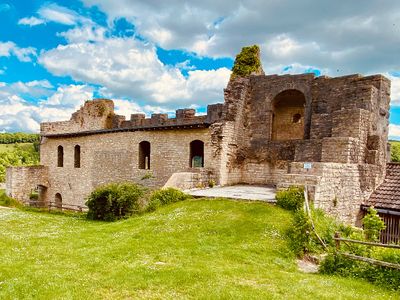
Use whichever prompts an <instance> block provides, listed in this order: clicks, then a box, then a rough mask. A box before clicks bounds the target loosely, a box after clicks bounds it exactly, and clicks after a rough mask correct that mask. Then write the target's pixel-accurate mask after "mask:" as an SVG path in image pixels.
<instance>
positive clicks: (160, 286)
mask: <svg viewBox="0 0 400 300" xmlns="http://www.w3.org/2000/svg"><path fill="white" fill-rule="evenodd" d="M291 215H292V214H291V213H290V212H288V211H285V210H283V209H281V208H279V207H276V206H273V205H269V204H266V203H262V202H247V201H231V200H226V199H212V200H208V199H198V200H196V201H183V202H178V203H175V204H174V205H168V206H164V207H162V208H160V209H159V210H158V211H156V212H154V213H152V214H143V215H140V216H138V217H135V218H130V219H128V220H125V221H123V222H113V223H99V222H93V221H90V220H87V219H86V218H81V217H80V216H79V215H76V214H75V215H70V216H67V215H65V214H61V213H60V212H57V213H55V212H54V213H51V214H48V213H46V214H44V213H37V212H35V211H21V210H9V209H0V228H1V230H0V232H1V234H0V245H1V259H0V270H1V272H0V273H1V275H0V276H1V280H0V281H1V285H0V286H1V288H0V299H64V298H68V299H143V298H146V299H276V300H280V299H296V300H297V299H298V300H308V299H346V300H358V299H363V300H364V299H365V300H367V299H374V300H387V299H398V293H396V292H393V291H389V290H387V289H384V288H382V287H379V286H376V285H372V284H370V283H368V282H366V281H364V280H360V279H353V278H341V277H339V276H330V275H322V274H306V273H303V272H299V271H298V270H297V268H296V261H295V257H294V255H293V254H292V252H291V251H290V250H289V249H288V248H287V239H286V237H285V231H286V230H287V228H288V227H289V226H290V222H291V219H292V216H291ZM50 279H51V280H50ZM49 280H50V281H49Z"/></svg>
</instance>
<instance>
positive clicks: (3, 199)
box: [0, 190, 23, 207]
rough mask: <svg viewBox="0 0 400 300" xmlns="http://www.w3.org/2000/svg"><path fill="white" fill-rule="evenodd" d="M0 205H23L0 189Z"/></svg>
mask: <svg viewBox="0 0 400 300" xmlns="http://www.w3.org/2000/svg"><path fill="white" fill-rule="evenodd" d="M0 206H7V207H22V206H23V205H22V203H20V202H19V201H17V200H15V199H13V198H10V197H8V196H7V195H6V193H5V192H4V190H0Z"/></svg>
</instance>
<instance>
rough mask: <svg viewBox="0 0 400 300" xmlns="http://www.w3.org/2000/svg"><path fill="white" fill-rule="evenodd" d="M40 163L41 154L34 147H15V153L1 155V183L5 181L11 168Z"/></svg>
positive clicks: (7, 152) (8, 152) (9, 152)
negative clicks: (7, 171)
mask: <svg viewBox="0 0 400 300" xmlns="http://www.w3.org/2000/svg"><path fill="white" fill-rule="evenodd" d="M38 163H39V153H38V152H37V151H35V149H34V148H33V147H22V146H20V145H18V144H16V145H15V147H14V150H13V151H6V152H1V153H0V182H4V181H5V175H6V169H7V167H9V166H33V165H37V164H38Z"/></svg>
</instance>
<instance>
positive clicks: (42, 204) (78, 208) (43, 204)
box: [28, 200, 88, 212]
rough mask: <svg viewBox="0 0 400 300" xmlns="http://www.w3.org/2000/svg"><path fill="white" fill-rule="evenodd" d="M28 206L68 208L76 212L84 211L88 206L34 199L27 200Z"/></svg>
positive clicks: (53, 208)
mask: <svg viewBox="0 0 400 300" xmlns="http://www.w3.org/2000/svg"><path fill="white" fill-rule="evenodd" d="M28 204H29V206H33V207H38V208H46V209H48V210H49V211H50V210H70V211H77V212H86V211H87V210H88V208H87V207H86V206H82V205H74V204H64V203H59V202H53V201H50V202H42V201H36V200H29V202H28Z"/></svg>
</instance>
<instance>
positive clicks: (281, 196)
mask: <svg viewBox="0 0 400 300" xmlns="http://www.w3.org/2000/svg"><path fill="white" fill-rule="evenodd" d="M275 199H276V204H277V205H278V206H280V207H282V208H284V209H287V210H291V211H296V210H299V209H301V208H302V207H303V204H304V188H302V187H297V186H291V187H289V188H288V189H285V190H280V191H278V192H277V193H276V196H275Z"/></svg>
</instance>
